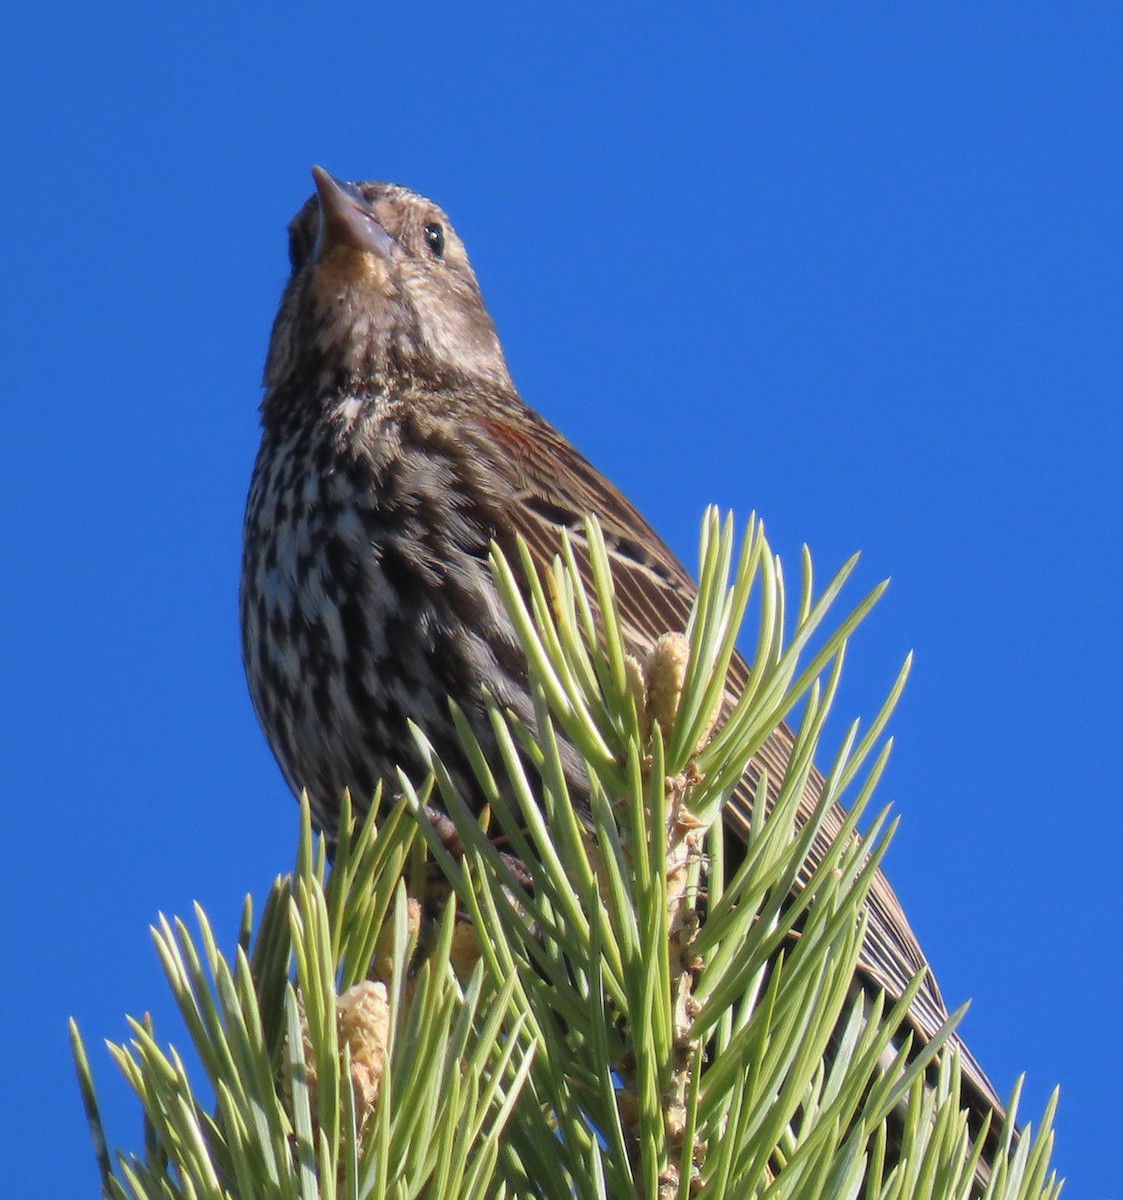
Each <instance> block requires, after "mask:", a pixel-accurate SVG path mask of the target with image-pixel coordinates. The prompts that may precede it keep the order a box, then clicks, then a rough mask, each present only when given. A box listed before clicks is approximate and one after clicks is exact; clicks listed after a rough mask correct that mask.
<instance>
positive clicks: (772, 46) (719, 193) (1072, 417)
mask: <svg viewBox="0 0 1123 1200" xmlns="http://www.w3.org/2000/svg"><path fill="white" fill-rule="evenodd" d="M472 7H473V9H474V7H475V6H472ZM734 7H738V8H741V7H744V8H748V7H749V6H733V5H728V6H722V9H721V10H719V6H711V5H704V6H698V9H699V13H700V15H698V16H696V17H694V18H692V19H690V20H689V21H688V20H687V19H686V18H684V17H683V16H682V15H681V13H682V12H683V11H684V10H683V9H682V8H681V6H675V7H674V9H672V8H671V7H670V6H667V7H665V8H663V9H659V8H658V7H651V6H642V7H641V6H639V5H628V6H626V8H625V7H624V6H620V7H618V8H613V11H610V6H599V5H598V6H589V7H587V8H583V7H582V6H580V5H577V6H574V5H566V6H565V9H566V12H567V14H569V15H567V16H564V17H562V16H553V17H541V16H537V17H533V18H531V17H528V16H526V15H524V13H523V10H522V6H510V7H509V8H507V9H506V10H504V9H503V8H502V7H501V6H499V7H496V6H492V7H491V8H490V9H486V8H484V9H480V10H479V11H476V12H471V13H470V12H469V11H468V6H461V5H454V4H452V3H448V4H443V5H442V4H427V3H420V4H413V5H406V4H395V5H392V6H391V5H383V4H378V3H374V2H373V0H370V2H367V3H364V4H363V5H360V6H332V7H331V8H328V7H325V8H322V9H316V8H315V7H313V6H309V5H307V4H302V5H292V4H285V3H281V4H272V5H268V6H265V5H244V6H230V5H213V4H212V5H202V6H193V7H192V10H191V11H190V13H188V12H186V11H182V12H177V11H175V10H173V9H170V8H168V7H167V6H163V5H138V4H131V3H123V4H114V5H101V6H97V8H96V9H95V10H91V11H86V12H84V11H81V10H79V9H78V8H77V7H75V8H66V7H65V6H61V7H54V6H50V5H45V6H44V5H32V4H22V5H19V6H14V5H12V6H9V10H8V11H7V12H6V14H5V15H4V17H3V18H0V25H2V28H0V47H3V48H2V49H0V56H2V59H3V61H2V63H0V66H2V68H3V69H2V71H0V89H2V90H3V96H2V100H3V111H4V113H5V133H4V139H3V140H4V163H5V172H6V184H5V187H4V188H3V191H2V194H0V206H2V209H3V212H2V220H0V229H2V230H3V233H2V235H0V236H2V237H3V243H4V282H5V286H4V301H3V303H4V314H3V326H4V329H5V337H4V341H5V345H6V349H5V352H4V354H3V355H2V356H0V378H2V389H3V396H4V406H5V411H6V414H7V426H6V434H5V437H4V438H3V440H2V446H0V459H2V468H0V489H2V495H0V521H2V522H3V530H2V534H0V536H2V540H3V546H4V558H5V564H6V565H5V568H4V570H3V572H2V574H0V612H2V613H3V623H4V631H5V636H4V647H3V655H2V659H0V663H2V665H0V679H2V684H3V686H2V687H0V760H2V763H0V765H2V778H3V789H4V813H5V822H4V824H5V838H6V844H7V847H8V855H7V869H6V872H5V874H4V879H3V888H4V911H5V919H4V923H3V925H4V928H3V939H4V958H3V961H4V968H3V985H2V987H0V1016H2V1028H3V1030H4V1044H5V1053H4V1063H5V1083H4V1086H3V1088H0V1104H2V1105H3V1106H4V1108H5V1111H4V1113H3V1117H2V1121H0V1128H2V1129H3V1130H4V1133H5V1138H10V1139H12V1143H11V1144H10V1145H9V1146H8V1147H7V1148H6V1154H5V1164H6V1165H5V1170H4V1177H5V1187H6V1188H7V1189H9V1190H10V1193H11V1194H12V1195H23V1194H35V1195H39V1196H63V1195H65V1196H79V1195H89V1196H92V1195H94V1194H95V1187H96V1181H95V1175H94V1167H93V1161H92V1158H91V1156H90V1152H89V1148H88V1145H87V1141H86V1134H85V1130H84V1127H83V1124H82V1120H81V1115H80V1109H79V1104H78V1098H77V1095H76V1092H75V1089H74V1087H73V1084H72V1077H71V1072H70V1066H69V1061H68V1056H67V1049H66V1040H65V1021H66V1018H67V1016H68V1015H69V1014H71V1013H74V1014H76V1015H77V1016H78V1018H79V1019H80V1021H81V1024H82V1027H83V1029H84V1031H85V1033H86V1035H87V1037H88V1038H89V1040H90V1043H91V1046H92V1047H93V1050H94V1058H95V1065H96V1068H97V1073H98V1077H99V1079H100V1081H101V1084H102V1092H103V1096H104V1099H105V1102H106V1106H107V1109H108V1111H109V1114H110V1118H111V1121H112V1127H111V1132H112V1134H113V1136H114V1138H115V1139H116V1140H117V1142H118V1143H120V1144H124V1145H128V1146H131V1147H135V1146H137V1145H138V1144H139V1141H140V1129H139V1125H138V1123H137V1122H136V1120H135V1117H134V1116H133V1113H132V1110H131V1108H130V1106H129V1102H128V1097H127V1096H126V1094H125V1093H124V1090H123V1087H122V1086H121V1085H118V1083H117V1082H116V1079H115V1077H114V1071H113V1068H112V1066H111V1064H110V1063H109V1061H108V1059H107V1057H106V1056H105V1055H104V1053H103V1052H102V1051H101V1050H100V1039H101V1038H103V1037H111V1038H123V1037H124V1036H125V1035H126V1027H125V1024H124V1016H123V1014H124V1013H125V1012H131V1013H134V1014H139V1013H142V1012H144V1011H146V1010H151V1011H152V1012H153V1014H154V1016H155V1019H156V1021H157V1024H158V1029H159V1031H160V1032H161V1034H163V1035H164V1036H165V1037H167V1036H174V1037H176V1038H178V1037H179V1036H180V1035H179V1031H178V1029H177V1028H176V1026H175V1024H174V1020H173V1017H172V1014H171V1012H170V1010H169V1004H168V1001H167V999H166V998H165V991H164V988H163V985H162V982H161V977H160V975H159V971H158V969H157V966H156V962H155V957H154V954H153V952H152V949H151V946H150V944H149V941H148V935H147V932H146V930H147V926H148V924H149V923H150V922H151V921H152V920H153V919H154V917H155V916H156V914H157V912H159V911H165V912H173V913H181V914H187V913H189V911H190V907H189V906H190V905H191V902H192V901H193V900H195V899H198V900H200V901H201V902H202V903H203V904H204V905H205V906H206V908H207V909H208V911H209V912H210V913H211V915H212V917H213V918H214V919H215V921H216V923H217V924H218V925H219V927H220V928H221V929H225V930H226V931H228V932H229V933H230V934H232V933H233V931H234V928H235V925H236V921H237V916H238V910H239V904H240V900H241V897H242V895H243V893H244V892H245V891H246V890H250V889H252V890H253V891H255V892H256V893H257V894H259V895H260V894H262V892H263V891H264V889H265V888H266V886H267V884H268V882H269V880H270V879H271V878H272V876H273V875H274V874H275V873H276V872H278V871H281V870H283V869H285V867H286V865H287V864H288V862H289V860H290V856H291V852H292V847H293V844H294V840H295V828H296V826H295V809H294V806H293V805H292V802H291V800H290V799H289V797H288V794H287V792H286V790H285V787H284V785H283V783H282V781H281V778H280V776H279V774H278V772H277V771H276V769H275V767H274V765H273V762H272V759H271V757H270V755H269V752H268V750H267V749H266V746H265V743H264V741H263V739H262V737H261V735H260V733H259V732H258V729H257V726H256V724H255V721H254V717H253V713H252V711H251V709H250V705H249V701H248V699H247V696H246V691H245V686H244V682H243V678H242V669H241V663H240V658H239V650H238V641H237V630H236V592H237V581H238V560H239V546H240V536H241V516H242V504H243V499H244V495H245V488H246V483H247V480H248V477H249V471H250V466H251V462H252V458H253V454H254V450H255V447H256V443H257V431H256V405H257V401H258V397H259V388H258V380H259V377H260V370H261V363H262V358H263V354H264V350H265V343H266V337H267V334H268V330H269V325H270V321H271V320H272V316H273V311H274V307H275V303H276V300H277V297H278V294H279V291H280V288H281V286H282V284H283V282H284V278H285V273H286V260H285V224H286V222H287V221H288V219H289V217H290V215H291V214H292V212H293V211H294V210H295V209H296V208H297V206H298V205H299V204H300V203H301V202H302V201H303V200H304V198H305V197H306V196H307V195H308V194H309V192H310V191H311V182H310V179H309V176H308V167H309V165H310V164H311V163H313V162H318V163H321V164H323V165H324V166H325V167H327V168H328V169H329V170H331V171H333V172H335V173H336V174H339V175H342V176H345V177H348V178H364V177H366V178H384V179H393V180H396V181H398V182H401V183H405V184H408V185H410V186H411V187H413V188H415V189H417V190H419V191H423V192H425V193H427V194H429V195H431V196H432V197H433V198H434V199H436V200H438V201H439V202H440V203H441V204H442V205H444V207H445V208H446V209H447V210H448V212H449V213H450V214H451V215H452V218H453V221H454V222H455V224H456V226H457V228H458V230H459V232H460V233H461V235H462V236H463V237H464V239H465V241H466V242H467V244H468V247H469V250H470V252H471V254H472V257H473V261H474V263H475V266H476V269H477V272H478V275H479V277H480V280H481V283H482V285H483V288H484V292H485V295H486V297H487V299H488V301H489V304H490V306H491V309H492V312H493V314H494V316H495V319H496V322H497V324H498V327H499V330H500V335H501V337H502V339H503V342H504V345H505V347H506V349H507V352H508V357H509V359H510V363H511V367H512V371H513V374H514V377H515V379H516V381H517V383H518V384H519V386H520V388H521V389H522V391H523V394H524V395H525V397H526V398H527V399H528V400H529V401H530V402H531V403H532V404H533V405H534V406H535V407H537V408H538V409H539V410H540V411H542V412H543V413H545V414H546V415H547V416H548V417H549V418H550V419H551V420H552V421H553V422H554V423H555V424H557V425H558V426H560V427H561V428H562V429H563V430H564V431H565V432H566V433H567V434H568V435H569V436H570V437H571V438H572V439H573V440H574V441H575V442H576V443H577V445H578V446H579V447H581V448H582V449H583V450H584V451H585V453H586V454H588V456H589V457H590V458H592V459H593V461H594V462H595V463H596V464H598V465H599V466H600V467H601V468H602V469H603V470H605V471H606V472H607V473H608V474H609V475H610V476H612V477H613V478H614V479H615V480H616V482H617V483H619V484H620V485H621V486H622V487H623V489H624V490H625V491H626V492H627V493H628V494H629V495H630V496H631V497H632V498H633V500H635V501H636V503H637V504H638V505H639V507H640V508H641V509H642V510H643V511H644V512H645V513H646V514H647V515H648V517H649V518H650V519H651V520H652V522H653V523H654V525H655V526H656V527H657V528H658V529H659V530H660V531H661V532H662V533H663V534H664V535H665V536H666V537H667V538H668V540H669V541H670V542H671V543H672V545H673V546H674V547H675V548H676V549H677V550H678V551H679V552H680V553H681V554H682V555H683V556H684V557H685V558H686V559H687V560H688V561H692V558H693V553H694V545H695V537H696V528H697V524H698V519H699V516H700V514H701V511H702V509H703V506H704V505H705V504H707V503H708V502H711V501H716V502H719V503H721V504H722V505H724V506H728V507H732V508H733V509H735V510H736V511H737V512H738V513H739V514H741V515H745V514H747V513H748V511H749V510H751V509H754V508H755V509H756V510H758V511H759V512H760V513H761V514H762V515H763V516H764V518H765V521H766V525H767V528H768V529H769V531H770V533H771V536H772V538H773V541H774V545H775V547H776V548H777V549H778V550H779V552H780V553H781V554H782V555H783V557H784V559H785V561H787V562H788V563H795V562H796V561H797V555H798V548H799V546H800V544H801V543H802V542H806V543H807V544H808V545H809V546H810V548H811V551H812V554H813V556H814V559H815V562H816V564H817V566H818V568H819V570H820V572H821V573H823V574H824V575H825V573H826V572H827V571H828V569H829V568H833V567H834V566H836V565H837V564H838V563H840V562H841V561H842V560H843V559H844V558H845V557H846V556H847V555H848V554H849V553H850V552H851V551H853V550H856V549H860V550H862V551H863V555H864V556H863V561H862V567H861V571H860V576H861V578H860V583H861V584H862V585H870V584H872V583H874V582H875V581H876V580H878V579H880V578H882V577H884V576H886V575H891V576H892V577H893V586H892V588H891V589H890V592H889V594H888V596H887V598H886V599H885V601H884V602H883V604H882V605H881V606H880V607H879V609H878V610H877V611H876V613H875V614H874V616H873V618H872V619H871V620H870V622H869V623H868V625H867V626H866V627H865V628H864V629H863V631H862V632H861V633H860V635H859V636H858V637H857V639H856V641H855V644H854V646H853V647H852V651H851V654H850V657H849V659H848V670H847V679H848V686H846V688H845V689H844V693H843V696H842V698H841V702H840V706H841V711H842V712H843V713H845V714H848V715H849V714H859V713H865V714H866V715H869V714H871V713H872V711H873V709H874V708H875V706H876V701H877V697H878V695H879V692H880V689H882V688H883V687H885V686H887V685H888V683H889V681H890V679H891V677H892V674H893V672H894V671H895V668H896V666H897V664H898V663H899V661H900V659H901V658H902V657H903V656H904V654H905V653H906V652H907V651H908V650H909V649H910V648H915V650H916V667H915V671H914V675H913V679H912V682H911V683H910V685H909V688H908V689H907V691H906V693H905V697H904V700H903V702H902V706H901V708H900V710H899V714H898V717H897V718H896V720H895V722H894V726H893V731H894V733H895V734H896V736H897V748H896V751H895V754H894V758H893V762H892V765H891V768H890V770H889V772H888V774H887V777H886V780H885V784H884V787H883V789H882V791H881V796H882V799H883V800H885V801H889V800H892V801H893V803H894V805H895V807H896V811H897V812H898V813H899V814H900V816H901V818H902V827H901V831H900V834H899V837H898V839H897V841H896V843H895V844H894V847H893V849H892V851H891V853H890V857H889V860H888V864H887V867H888V871H889V874H890V876H891V878H892V879H893V881H894V883H895V885H896V886H897V889H898V891H899V893H900V895H901V897H902V899H903V901H904V903H905V906H906V908H907V910H908V912H909V913H910V916H911V918H912V920H913V923H914V925H915V927H916V929H917V931H918V933H919V935H920V938H921V941H922V942H923V944H924V946H925V947H926V949H927V951H928V953H929V956H930V957H931V959H932V962H933V963H934V965H935V968H936V971H937V975H938V977H939V979H940V981H941V984H942V986H943V989H944V992H945V994H946V995H947V998H948V1000H949V1002H950V1003H953V1004H954V1003H958V1002H959V1001H961V1000H963V999H965V998H966V997H968V996H972V997H974V1005H973V1007H972V1010H971V1013H970V1014H969V1016H968V1018H967V1022H966V1025H965V1034H966V1036H967V1039H968V1041H969V1042H970V1044H971V1045H972V1047H973V1048H974V1050H975V1053H976V1054H977V1056H978V1058H979V1060H980V1061H981V1062H982V1063H983V1065H984V1066H985V1068H986V1069H987V1071H988V1072H989V1073H990V1075H991V1076H992V1078H993V1079H994V1081H995V1083H996V1085H997V1086H998V1089H999V1091H1000V1092H1006V1091H1008V1089H1009V1088H1010V1086H1011V1085H1012V1084H1013V1081H1014V1079H1015V1077H1016V1075H1017V1074H1018V1073H1019V1072H1021V1071H1023V1070H1025V1071H1028V1073H1029V1080H1028V1085H1027V1108H1026V1110H1025V1111H1026V1113H1027V1115H1035V1114H1037V1113H1038V1112H1039V1111H1040V1108H1041V1106H1042V1104H1043V1103H1044V1100H1045V1098H1046V1096H1047V1094H1048V1092H1049V1090H1050V1089H1051V1088H1052V1086H1053V1085H1054V1083H1060V1084H1061V1085H1062V1099H1061V1109H1060V1116H1059V1119H1058V1123H1057V1124H1058V1130H1059V1142H1058V1149H1057V1157H1056V1161H1057V1164H1058V1166H1059V1167H1060V1169H1061V1170H1062V1171H1063V1172H1064V1173H1065V1174H1067V1175H1068V1177H1069V1179H1070V1188H1069V1191H1068V1193H1067V1194H1068V1195H1069V1196H1070V1197H1072V1198H1074V1200H1075V1198H1081V1200H1082V1198H1084V1197H1104V1196H1111V1195H1118V1194H1119V1185H1118V1179H1119V1166H1118V1161H1119V1146H1118V1141H1119V1138H1118V1129H1117V1125H1118V1117H1117V1108H1118V1103H1117V1099H1118V1093H1119V1084H1120V1076H1121V1072H1123V1058H1121V1055H1120V1049H1119V1044H1120V1040H1119V1027H1118V1019H1119V1018H1118V1014H1119V993H1120V986H1121V977H1123V961H1121V937H1120V933H1119V930H1120V927H1121V921H1123V911H1121V909H1123V904H1121V900H1123V887H1121V885H1120V873H1119V872H1120V868H1119V865H1118V864H1119V859H1120V849H1121V843H1123V838H1121V833H1123V816H1121V810H1123V803H1121V796H1120V779H1121V778H1123V769H1121V768H1123V761H1121V752H1120V736H1119V727H1120V718H1121V717H1123V711H1121V710H1123V705H1121V703H1120V699H1119V679H1120V675H1121V667H1123V663H1121V661H1120V659H1121V653H1120V635H1119V612H1120V601H1119V592H1120V583H1121V578H1120V576H1121V569H1120V562H1121V536H1120V534H1121V521H1120V507H1121V502H1120V492H1121V489H1120V484H1119V478H1118V476H1119V462H1120V444H1121V434H1123V422H1121V419H1120V404H1121V397H1123V370H1121V364H1120V326H1121V320H1123V303H1121V301H1123V265H1121V261H1123V253H1121V252H1123V235H1121V229H1123V220H1121V213H1120V209H1121V201H1120V196H1121V195H1123V170H1121V165H1120V164H1121V158H1120V146H1121V143H1123V128H1121V125H1123V120H1121V117H1123V103H1121V84H1120V80H1121V79H1123V61H1121V60H1123V9H1121V8H1120V7H1119V6H1118V5H1117V4H1110V3H1100V4H1091V3H1083V2H1081V0H1070V2H1069V3H1066V4H1063V5H1062V4H1050V5H1041V4H1036V3H1030V4H1026V3H984V4H979V3H965V2H946V3H943V4H939V5H935V4H924V5H921V4H915V5H901V4H899V3H889V2H886V3H865V4H862V3H856V4H846V3H840V4H826V3H814V4H812V3H802V2H796V3H790V4H778V3H777V4H770V5H763V6H761V5H754V6H752V7H753V9H754V10H756V12H757V15H756V16H754V17H752V18H749V17H746V16H736V17H734V16H730V15H728V13H727V12H725V11H724V10H727V9H732V8H734ZM208 9H209V11H208ZM904 10H907V12H906V11H904ZM856 594H857V593H856V592H855V595H856Z"/></svg>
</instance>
